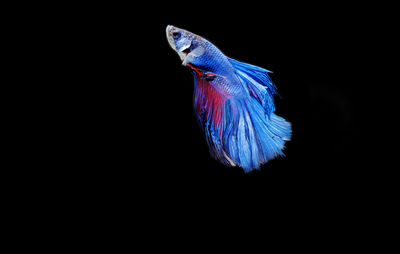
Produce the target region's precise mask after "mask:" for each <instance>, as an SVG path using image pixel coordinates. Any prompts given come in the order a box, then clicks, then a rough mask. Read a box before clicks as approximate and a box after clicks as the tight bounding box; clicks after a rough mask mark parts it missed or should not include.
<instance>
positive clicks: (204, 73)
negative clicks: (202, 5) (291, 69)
mask: <svg viewBox="0 0 400 254" xmlns="http://www.w3.org/2000/svg"><path fill="white" fill-rule="evenodd" d="M166 32H167V38H168V42H169V44H170V45H171V47H172V48H173V49H174V50H175V51H176V52H177V53H178V55H179V57H180V58H181V60H182V64H183V65H184V66H187V67H189V68H190V69H191V70H192V71H193V74H194V76H195V79H194V80H195V94H194V108H195V112H196V115H197V118H198V120H199V123H200V126H201V127H202V128H203V130H204V133H205V136H206V139H207V143H208V145H209V149H210V153H211V155H212V156H213V157H214V158H216V159H217V160H219V161H220V162H222V163H223V164H225V165H228V166H240V167H242V168H243V169H244V170H245V171H246V172H249V171H251V170H253V169H259V167H260V165H261V164H263V163H265V162H267V161H269V160H271V159H273V158H275V157H277V156H283V155H284V154H283V152H282V150H283V149H284V145H285V142H286V141H288V140H290V137H291V124H290V123H289V122H287V121H286V120H285V119H283V118H282V117H279V116H277V115H276V114H274V111H275V105H274V100H273V95H274V94H276V93H277V91H276V87H275V85H274V84H273V83H272V81H271V79H270V77H269V75H268V73H270V71H268V70H266V69H263V68H260V67H257V66H254V65H250V64H247V63H243V62H239V61H237V60H234V59H232V58H229V57H227V56H225V55H224V54H223V53H222V52H221V51H220V50H219V49H218V48H217V47H216V46H214V45H213V44H212V43H211V42H209V41H207V40H206V39H204V38H202V37H200V36H198V35H196V34H193V33H191V32H189V31H186V30H184V29H180V28H177V27H174V26H167V29H166Z"/></svg>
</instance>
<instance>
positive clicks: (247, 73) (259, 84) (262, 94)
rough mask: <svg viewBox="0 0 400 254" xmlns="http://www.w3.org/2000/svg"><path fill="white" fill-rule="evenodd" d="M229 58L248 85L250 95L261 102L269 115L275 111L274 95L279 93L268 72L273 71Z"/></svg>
mask: <svg viewBox="0 0 400 254" xmlns="http://www.w3.org/2000/svg"><path fill="white" fill-rule="evenodd" d="M228 60H229V62H230V63H231V64H232V66H233V67H234V68H235V73H236V75H237V76H238V78H239V79H240V80H241V81H242V83H244V84H245V85H246V87H247V89H248V90H249V93H250V96H252V97H253V98H255V99H256V100H258V101H259V102H260V103H261V105H262V106H263V107H264V108H265V110H266V113H267V115H268V116H269V115H270V114H271V113H272V112H274V111H275V105H274V99H273V95H274V94H278V93H277V89H276V86H275V85H274V83H273V82H272V80H271V78H270V77H269V76H268V73H272V72H271V71H269V70H266V69H263V68H260V67H258V66H255V65H251V64H247V63H243V62H239V61H237V60H235V59H232V58H228Z"/></svg>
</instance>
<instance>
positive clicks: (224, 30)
mask: <svg viewBox="0 0 400 254" xmlns="http://www.w3.org/2000/svg"><path fill="white" fill-rule="evenodd" d="M160 8H161V9H160V10H158V11H153V10H151V11H150V10H149V11H148V10H146V11H143V12H142V11H141V10H135V11H134V12H133V13H132V12H131V11H130V10H124V9H123V8H122V9H121V8H117V9H111V10H107V11H103V12H101V13H96V12H95V11H94V12H93V11H92V13H93V15H92V16H89V17H88V18H86V19H87V20H85V22H83V23H82V24H80V25H79V29H78V38H81V39H82V41H81V42H82V43H78V42H76V43H77V44H79V52H83V53H82V55H83V60H82V61H80V63H78V64H77V66H78V67H76V70H78V72H79V73H81V74H82V76H84V78H81V79H80V80H79V81H78V82H76V83H75V84H76V85H75V87H76V88H77V90H79V96H80V101H81V103H83V104H84V107H83V109H82V108H81V107H80V109H79V112H80V113H79V117H81V121H82V123H86V124H82V126H83V127H82V129H83V130H81V131H80V135H82V140H83V145H82V147H81V148H80V149H82V150H84V151H87V153H86V154H83V155H80V156H82V157H83V158H86V159H87V158H89V160H88V161H89V162H88V164H87V165H88V167H93V165H96V169H93V171H95V172H96V175H101V177H104V178H108V177H110V178H111V179H120V180H122V181H124V180H125V181H128V179H142V178H143V177H144V178H146V179H157V180H160V181H165V182H168V181H170V180H174V181H179V182H181V181H183V182H188V181H189V182H190V181H193V180H196V179H202V181H203V180H204V181H209V180H210V179H215V178H220V177H223V178H226V177H230V176H243V177H257V178H259V179H264V180H263V181H265V182H264V183H265V185H272V186H281V187H280V188H284V189H285V188H286V189H287V188H307V186H312V187H313V188H314V187H316V188H324V187H325V186H329V188H333V189H332V191H339V190H340V188H341V187H340V186H350V185H352V184H354V183H355V182H356V183H359V182H362V181H363V179H366V178H367V177H370V176H371V174H373V172H372V171H371V170H370V168H369V167H368V166H369V165H370V163H372V161H371V159H372V157H371V155H372V154H373V153H372V149H371V147H369V142H368V141H367V140H368V139H370V134H369V133H368V132H369V130H370V127H368V126H366V125H365V123H366V122H368V121H366V120H365V119H368V117H369V113H368V112H366V110H365V109H366V106H367V107H368V106H369V109H371V108H372V107H371V101H370V96H371V95H373V92H371V87H373V85H372V84H373V81H372V76H371V71H370V70H371V69H372V67H371V66H370V63H371V58H372V57H373V53H372V51H371V50H369V49H368V48H371V47H370V46H371V44H368V42H369V41H370V40H369V39H370V31H371V29H373V26H374V25H373V22H370V19H369V14H368V12H363V11H360V10H362V8H361V7H358V8H359V9H357V8H351V7H349V6H339V5H338V6H317V8H316V7H315V6H313V8H311V6H306V5H301V6H293V5H291V6H276V5H269V6H267V7H265V8H258V7H256V6H249V5H247V6H245V7H241V8H233V9H229V10H226V9H224V7H223V6H214V5H211V6H210V5H207V6H204V5H201V6H197V5H194V6H187V8H183V7H178V6H174V5H173V6H170V5H165V6H162V7H160ZM360 8H361V9H360ZM139 14H140V15H139ZM85 17H86V16H85ZM168 24H171V25H174V26H177V27H181V28H184V29H187V30H189V31H191V32H193V33H196V34H198V35H201V36H203V37H205V38H207V39H208V40H210V41H211V42H212V43H214V44H215V45H216V46H217V47H219V48H220V49H221V50H222V51H223V52H224V53H225V54H226V55H227V56H230V57H232V58H235V59H238V60H241V61H244V62H248V63H251V64H254V65H257V66H261V67H263V68H266V69H268V70H271V71H273V74H271V77H272V79H273V81H274V82H275V84H276V86H277V87H278V92H279V94H280V96H281V98H279V97H275V102H276V107H277V114H278V115H280V116H282V117H284V118H286V119H287V120H288V121H290V122H291V123H292V127H293V137H292V140H291V141H290V142H288V143H287V148H286V149H285V154H286V157H284V158H278V159H275V160H272V161H270V162H268V163H266V164H265V165H263V166H262V167H261V169H260V170H259V171H253V172H251V173H249V174H244V173H243V171H242V170H241V169H240V168H229V167H225V166H223V165H222V164H220V163H219V162H217V161H215V160H214V159H212V158H211V157H210V155H209V152H208V147H207V144H206V141H205V139H204V137H203V133H202V131H201V130H200V127H199V126H198V124H197V123H196V119H195V115H194V112H193V101H192V99H193V76H192V74H191V72H190V71H189V70H188V69H187V68H185V67H183V66H182V65H181V63H180V59H179V57H178V56H177V55H176V53H175V52H174V51H173V50H172V49H171V48H170V47H169V45H168V42H167V39H166V36H165V27H166V26H167V25H168ZM367 50H368V54H366V52H367ZM87 98H89V99H87ZM100 169H101V170H100Z"/></svg>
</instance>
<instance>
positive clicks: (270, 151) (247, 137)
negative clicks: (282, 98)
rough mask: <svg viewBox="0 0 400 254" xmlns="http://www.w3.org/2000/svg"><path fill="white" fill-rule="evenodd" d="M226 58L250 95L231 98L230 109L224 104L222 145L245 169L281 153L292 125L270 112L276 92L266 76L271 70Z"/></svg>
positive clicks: (273, 109) (247, 169)
mask: <svg viewBox="0 0 400 254" xmlns="http://www.w3.org/2000/svg"><path fill="white" fill-rule="evenodd" d="M228 59H229V61H230V63H231V64H232V66H233V67H234V68H235V73H236V75H237V76H238V78H239V79H240V81H241V82H242V84H243V86H244V87H245V88H246V89H248V91H249V95H250V98H248V99H232V100H231V102H230V105H232V106H230V107H229V108H230V110H229V109H227V107H225V118H227V119H226V129H225V131H224V139H223V140H224V148H225V150H226V151H227V154H228V156H229V157H230V158H231V159H232V161H234V162H235V163H236V164H238V165H239V166H241V167H242V168H243V169H244V170H245V171H246V172H248V171H251V170H252V169H258V168H259V166H260V164H262V163H265V162H267V161H269V160H271V159H273V158H275V157H277V156H284V154H283V152H282V150H283V149H284V145H285V142H286V141H288V140H290V138H291V133H292V130H291V124H290V123H289V122H287V121H286V120H285V119H283V118H282V117H279V116H277V115H276V114H274V113H273V112H274V111H275V105H274V101H273V95H274V94H277V91H276V87H275V85H274V84H273V83H272V80H271V79H270V77H269V76H268V73H270V71H268V70H265V69H263V68H260V67H257V66H254V65H251V64H247V63H242V62H239V61H237V60H234V59H231V58H228ZM228 112H229V113H228Z"/></svg>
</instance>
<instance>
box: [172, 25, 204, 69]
mask: <svg viewBox="0 0 400 254" xmlns="http://www.w3.org/2000/svg"><path fill="white" fill-rule="evenodd" d="M166 33H167V39H168V42H169V45H170V46H171V47H172V49H173V50H175V51H176V53H178V55H179V57H180V58H181V60H182V64H183V65H186V64H187V63H191V62H193V61H194V60H195V59H196V58H198V57H200V56H201V55H202V54H203V53H204V51H205V44H206V43H207V41H206V40H205V39H204V38H202V37H200V36H198V35H196V34H194V33H191V32H189V31H187V30H184V29H181V28H178V27H175V26H171V25H168V26H167V28H166Z"/></svg>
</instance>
